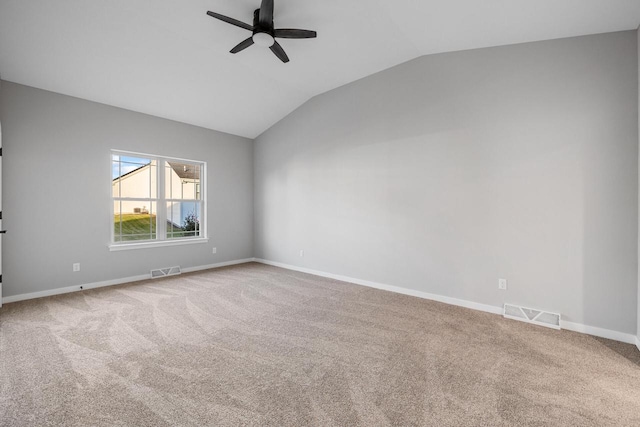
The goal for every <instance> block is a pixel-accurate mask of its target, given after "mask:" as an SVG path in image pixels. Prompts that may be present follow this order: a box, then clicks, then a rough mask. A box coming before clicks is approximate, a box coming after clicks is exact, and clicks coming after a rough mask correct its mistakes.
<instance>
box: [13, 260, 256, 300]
mask: <svg viewBox="0 0 640 427" xmlns="http://www.w3.org/2000/svg"><path fill="white" fill-rule="evenodd" d="M253 260H254V259H253V258H246V259H238V260H233V261H227V262H220V263H217V264H209V265H201V266H196V267H187V268H183V269H182V272H183V273H189V272H192V271H200V270H209V269H211V268H218V267H226V266H228V265H235V264H244V263H247V262H251V261H253ZM147 279H151V273H148V274H141V275H139V276H130V277H123V278H120V279H113V280H105V281H103V282H93V283H86V284H83V285H75V286H67V287H64V288H56V289H49V290H46V291H40V292H30V293H27V294H20V295H12V296H9V297H3V298H2V303H3V304H8V303H11V302H18V301H24V300H28V299H34V298H42V297H50V296H53V295H61V294H68V293H70V292H78V291H83V290H84V291H86V290H89V289H96V288H103V287H105V286H113V285H121V284H123V283H131V282H139V281H141V280H147Z"/></svg>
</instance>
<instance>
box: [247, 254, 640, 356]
mask: <svg viewBox="0 0 640 427" xmlns="http://www.w3.org/2000/svg"><path fill="white" fill-rule="evenodd" d="M254 261H256V262H259V263H262V264H267V265H273V266H275V267H280V268H285V269H287V270H294V271H300V272H302V273H308V274H313V275H314V276H321V277H328V278H330V279H336V280H341V281H343V282H349V283H355V284H356V285H362V286H368V287H370V288H376V289H382V290H385V291H390V292H396V293H399V294H404V295H411V296H414V297H418V298H424V299H428V300H432V301H438V302H443V303H445V304H451V305H457V306H460V307H465V308H470V309H473V310H479V311H484V312H487V313H492V314H499V315H502V314H503V308H502V307H496V306H494V305H488V304H481V303H477V302H473V301H467V300H462V299H458V298H452V297H446V296H442V295H437V294H430V293H427V292H421V291H416V290H413V289H407V288H401V287H398V286H392V285H385V284H383V283H376V282H371V281H368V280H361V279H354V278H353V277H347V276H341V275H339V274H332V273H326V272H324V271H318V270H312V269H310V268H304V267H297V266H295V265H290V264H284V263H281V262H275V261H269V260H265V259H260V258H256V259H254ZM561 325H562V328H563V329H567V330H569V331H575V332H580V333H583V334H587V335H594V336H596V337H601V338H608V339H610V340H615V341H621V342H624V343H627V344H636V345H637V346H638V349H640V341H639V340H638V338H637V337H636V336H635V335H632V334H628V333H624V332H618V331H612V330H610V329H603V328H598V327H595V326H587V325H583V324H581V323H574V322H566V321H561Z"/></svg>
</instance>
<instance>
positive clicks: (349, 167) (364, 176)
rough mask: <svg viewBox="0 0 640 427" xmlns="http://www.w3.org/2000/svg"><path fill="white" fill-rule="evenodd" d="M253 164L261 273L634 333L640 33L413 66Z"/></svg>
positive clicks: (376, 81) (329, 99) (342, 100)
mask: <svg viewBox="0 0 640 427" xmlns="http://www.w3.org/2000/svg"><path fill="white" fill-rule="evenodd" d="M254 164H255V167H254V177H255V180H254V182H255V188H254V191H255V206H254V207H255V255H256V256H257V257H259V258H265V259H268V260H272V261H278V262H283V263H287V264H292V265H296V266H300V267H307V268H311V269H316V270H321V271H325V272H330V273H334V274H341V275H346V276H350V277H354V278H359V279H364V280H371V281H376V282H381V283H385V284H389V285H395V286H401V287H406V288H410V289H415V290H419V291H425V292H431V293H436V294H440V295H444V296H450V297H455V298H461V299H465V300H470V301H475V302H478V303H484V304H491V305H495V306H501V305H502V304H503V302H513V303H518V304H523V305H527V306H531V307H540V308H543V309H548V310H554V311H559V312H561V313H562V314H563V315H564V318H565V319H566V320H568V321H573V322H579V323H584V324H586V325H590V326H597V327H602V328H607V329H612V330H616V331H621V332H626V333H634V332H635V330H636V311H637V296H636V294H637V283H638V281H637V274H638V272H637V263H638V254H637V246H638V239H637V235H638V233H637V231H638V216H637V212H638V61H637V38H636V32H635V31H628V32H620V33H611V34H604V35H595V36H587V37H578V38H571V39H562V40H555V41H548V42H539V43H529V44H521V45H513V46H505V47H498V48H489V49H481V50H472V51H464V52H456V53H449V54H440V55H431V56H425V57H422V58H418V59H416V60H413V61H411V62H408V63H405V64H402V65H400V66H397V67H394V68H392V69H389V70H386V71H383V72H381V73H378V74H376V75H373V76H370V77H367V78H365V79H362V80H360V81H357V82H354V83H352V84H349V85H346V86H344V87H341V88H338V89H336V90H334V91H331V92H328V93H326V94H323V95H320V96H318V97H316V98H314V99H312V100H311V101H309V102H308V103H306V104H305V105H304V106H302V107H301V108H299V109H298V110H296V111H294V112H293V113H292V114H291V115H289V116H288V117H286V118H285V119H284V120H282V121H281V122H279V123H278V124H276V125H275V126H274V127H272V128H271V129H270V130H268V131H267V132H265V133H264V134H262V135H261V136H260V137H258V138H257V140H256V142H255V147H254ZM300 250H304V251H305V253H304V257H300V256H299V251H300ZM498 278H506V279H508V281H509V289H508V290H507V291H499V290H498V289H497V281H498Z"/></svg>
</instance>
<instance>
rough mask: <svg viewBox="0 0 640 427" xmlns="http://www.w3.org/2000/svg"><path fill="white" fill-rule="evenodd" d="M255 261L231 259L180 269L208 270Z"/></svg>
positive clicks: (187, 270) (183, 270) (186, 271)
mask: <svg viewBox="0 0 640 427" xmlns="http://www.w3.org/2000/svg"><path fill="white" fill-rule="evenodd" d="M253 261H255V258H245V259H235V260H233V261H226V262H219V263H217V264H207V265H199V266H196V267H186V268H183V269H182V272H183V273H191V272H193V271H202V270H210V269H212V268H220V267H227V266H229V265H236V264H246V263H248V262H253Z"/></svg>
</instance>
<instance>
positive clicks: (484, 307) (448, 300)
mask: <svg viewBox="0 0 640 427" xmlns="http://www.w3.org/2000/svg"><path fill="white" fill-rule="evenodd" d="M255 261H256V262H259V263H262V264H267V265H273V266H274V267H280V268H286V269H287V270H295V271H300V272H302V273H308V274H313V275H314V276H321V277H328V278H329V279H335V280H340V281H343V282H349V283H355V284H356V285H362V286H367V287H370V288H376V289H382V290H384V291H390V292H395V293H398V294H404V295H411V296H414V297H418V298H424V299H428V300H432V301H438V302H443V303H445V304H450V305H457V306H459V307H465V308H470V309H472V310H479V311H484V312H487V313H493V314H500V315H501V314H502V311H503V310H502V307H496V306H495V305H488V304H481V303H478V302H473V301H467V300H463V299H458V298H452V297H446V296H442V295H437V294H430V293H427V292H422V291H416V290H414V289H408V288H401V287H399V286H392V285H385V284H384V283H377V282H371V281H369V280H362V279H355V278H353V277H348V276H341V275H339V274H332V273H325V272H324V271H318V270H311V269H309V268H304V267H297V266H295V265H289V264H283V263H280V262H275V261H269V260H266V259H260V258H256V259H255Z"/></svg>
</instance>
